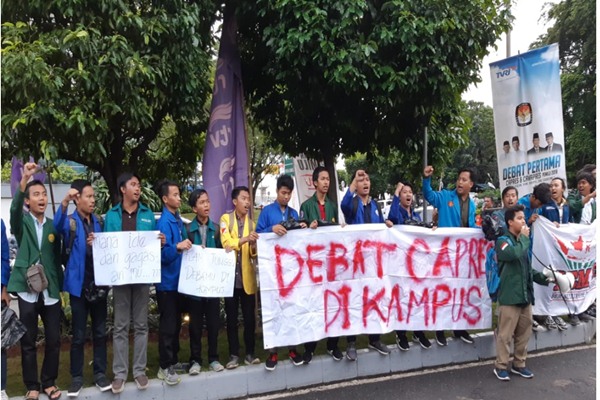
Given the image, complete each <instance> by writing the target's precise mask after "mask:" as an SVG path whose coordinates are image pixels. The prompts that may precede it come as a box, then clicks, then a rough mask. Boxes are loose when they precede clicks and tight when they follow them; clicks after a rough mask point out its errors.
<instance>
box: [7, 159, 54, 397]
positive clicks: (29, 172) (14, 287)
mask: <svg viewBox="0 0 600 400" xmlns="http://www.w3.org/2000/svg"><path fill="white" fill-rule="evenodd" d="M37 168H38V166H37V165H36V164H35V163H31V162H29V163H26V164H25V165H24V166H23V176H22V178H21V183H20V186H19V188H18V190H17V191H16V193H15V196H14V197H13V200H12V203H11V205H10V227H11V229H12V232H13V234H14V235H15V237H16V238H17V242H18V244H19V250H18V252H17V258H16V259H15V264H14V267H13V271H12V273H11V275H10V279H9V281H8V286H7V288H6V289H7V291H8V292H9V293H17V294H18V303H19V319H20V320H21V322H23V324H24V325H25V327H26V328H27V333H25V335H23V337H22V338H21V367H22V372H23V383H24V384H25V387H26V388H27V393H26V394H25V399H26V400H36V399H38V398H39V395H40V391H42V390H43V391H44V393H45V394H46V395H47V396H48V398H49V399H50V400H55V399H59V398H60V397H61V395H62V393H61V391H60V389H59V388H58V387H57V386H56V378H57V377H58V364H59V357H60V320H61V302H60V290H61V288H62V284H63V270H62V267H61V266H60V261H59V260H60V240H59V238H58V233H57V232H56V229H55V228H54V224H53V223H52V219H50V218H46V216H45V212H46V207H47V206H48V194H47V192H46V187H45V186H44V184H43V183H42V182H41V181H39V180H32V181H31V182H29V180H30V179H32V177H33V174H34V173H35V172H36V170H37ZM23 204H25V205H26V206H27V210H28V211H24V210H23ZM35 264H39V265H42V266H43V273H44V275H45V277H42V276H41V275H42V274H41V273H40V272H39V268H38V274H37V275H38V276H37V278H38V279H39V281H41V282H43V283H47V287H46V288H44V286H45V285H41V286H37V285H35V286H34V285H30V284H31V279H32V278H33V277H31V276H30V277H28V271H29V269H30V267H31V266H33V265H35ZM28 278H29V281H30V282H29V284H28ZM44 281H45V282H44ZM40 317H41V320H42V323H43V325H44V335H45V349H44V361H43V363H42V371H41V375H38V368H37V365H38V363H37V346H36V340H37V334H38V320H39V318H40ZM40 379H41V383H40Z"/></svg>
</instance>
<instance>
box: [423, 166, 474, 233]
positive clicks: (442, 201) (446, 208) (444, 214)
mask: <svg viewBox="0 0 600 400" xmlns="http://www.w3.org/2000/svg"><path fill="white" fill-rule="evenodd" d="M423 196H425V199H426V200H427V201H428V202H429V203H431V205H433V206H434V207H435V208H437V209H438V226H439V227H440V228H460V227H461V226H462V223H461V219H460V199H459V198H458V193H456V189H455V190H447V189H443V190H440V191H439V192H435V191H434V190H433V189H432V188H431V178H423ZM469 227H470V228H476V227H477V226H476V225H475V202H474V201H473V200H472V199H470V198H469Z"/></svg>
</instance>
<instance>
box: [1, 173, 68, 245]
mask: <svg viewBox="0 0 600 400" xmlns="http://www.w3.org/2000/svg"><path fill="white" fill-rule="evenodd" d="M70 187H71V185H68V184H62V183H59V184H53V185H52V191H53V192H54V202H55V208H58V207H59V206H60V202H61V201H62V199H63V198H64V197H65V195H66V194H67V192H68V191H69V188H70ZM46 190H47V191H48V207H47V208H46V217H48V218H53V217H54V214H53V212H52V204H51V197H50V186H49V185H48V184H46ZM0 194H1V196H2V201H1V204H0V207H1V209H0V214H1V216H2V219H3V220H4V224H5V225H6V234H7V235H8V236H10V203H11V202H12V196H11V193H10V184H9V183H2V185H1V188H0ZM74 209H75V206H74V205H73V203H71V204H70V205H69V210H68V212H69V213H71V212H72V211H73V210H74Z"/></svg>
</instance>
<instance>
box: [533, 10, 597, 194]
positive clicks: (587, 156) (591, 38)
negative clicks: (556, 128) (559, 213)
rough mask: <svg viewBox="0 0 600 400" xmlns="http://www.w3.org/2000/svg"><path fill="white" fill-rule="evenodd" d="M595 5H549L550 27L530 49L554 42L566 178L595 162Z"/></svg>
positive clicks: (547, 18)
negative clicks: (563, 135) (555, 46)
mask: <svg viewBox="0 0 600 400" xmlns="http://www.w3.org/2000/svg"><path fill="white" fill-rule="evenodd" d="M595 15H596V4H595V2H593V1H588V0H563V1H561V2H560V3H557V4H552V5H550V6H549V9H548V11H547V12H546V13H545V18H546V20H547V21H554V25H552V26H551V27H550V28H548V31H547V32H546V33H545V34H543V35H542V36H540V37H539V38H538V40H537V41H536V42H534V43H533V44H532V45H531V48H535V47H539V46H543V45H548V44H551V43H558V47H559V56H560V62H561V87H562V102H563V121H564V131H565V141H566V148H565V150H566V158H567V175H568V177H569V180H570V181H571V182H572V183H575V182H574V179H573V178H574V176H575V174H576V173H577V171H578V170H579V169H580V168H581V167H583V166H584V165H585V164H592V163H595V160H596V18H595Z"/></svg>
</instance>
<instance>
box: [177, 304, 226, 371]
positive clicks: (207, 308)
mask: <svg viewBox="0 0 600 400" xmlns="http://www.w3.org/2000/svg"><path fill="white" fill-rule="evenodd" d="M185 299H186V306H187V307H186V308H187V310H188V313H189V315H190V364H193V363H194V361H195V362H197V363H198V364H200V365H202V331H203V326H204V320H205V319H206V331H207V337H208V362H209V364H210V363H211V362H213V361H217V360H218V359H219V354H218V349H217V340H218V337H219V302H220V299H217V298H206V297H191V296H189V297H188V296H186V297H185Z"/></svg>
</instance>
